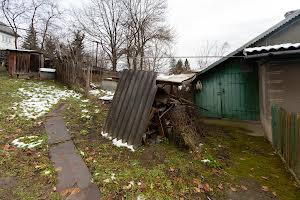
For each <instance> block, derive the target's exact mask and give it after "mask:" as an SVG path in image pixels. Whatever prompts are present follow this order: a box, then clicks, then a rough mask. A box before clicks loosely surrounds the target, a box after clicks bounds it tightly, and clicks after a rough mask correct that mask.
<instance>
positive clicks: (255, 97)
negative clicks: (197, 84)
mask: <svg viewBox="0 0 300 200" xmlns="http://www.w3.org/2000/svg"><path fill="white" fill-rule="evenodd" d="M201 82H202V85H203V89H202V91H201V92H198V93H197V94H196V97H195V100H196V104H197V105H198V106H199V107H200V108H201V111H202V113H203V115H205V116H208V117H220V118H229V119H240V120H255V121H258V120H259V92H258V91H259V90H258V84H259V83H258V70H257V67H247V68H246V67H243V68H241V66H240V64H239V63H238V62H237V63H233V64H229V65H226V66H225V67H218V68H216V69H215V70H212V71H209V72H207V73H206V74H203V75H202V79H201Z"/></svg>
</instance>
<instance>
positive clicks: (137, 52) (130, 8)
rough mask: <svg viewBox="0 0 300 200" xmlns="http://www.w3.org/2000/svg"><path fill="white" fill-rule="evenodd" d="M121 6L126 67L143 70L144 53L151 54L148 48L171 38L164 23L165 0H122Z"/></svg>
mask: <svg viewBox="0 0 300 200" xmlns="http://www.w3.org/2000/svg"><path fill="white" fill-rule="evenodd" d="M123 6H124V10H125V12H126V17H125V18H124V19H125V23H124V26H125V29H126V32H125V33H126V50H125V52H126V54H127V61H128V67H129V68H132V69H140V70H143V69H144V64H145V63H144V62H145V59H144V57H145V56H146V53H147V52H150V53H152V54H153V50H152V51H150V50H149V49H155V48H157V44H158V42H160V43H161V44H167V43H170V42H172V40H173V34H172V31H171V29H170V28H169V27H168V25H167V23H166V16H165V14H166V10H167V3H166V1H165V0H123ZM130 60H132V62H129V61H130ZM131 65H132V66H131ZM153 68H154V67H153Z"/></svg>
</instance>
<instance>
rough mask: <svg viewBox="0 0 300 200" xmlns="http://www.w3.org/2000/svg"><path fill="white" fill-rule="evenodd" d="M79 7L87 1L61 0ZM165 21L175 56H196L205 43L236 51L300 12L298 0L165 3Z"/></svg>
mask: <svg viewBox="0 0 300 200" xmlns="http://www.w3.org/2000/svg"><path fill="white" fill-rule="evenodd" d="M61 1H62V3H63V5H64V6H67V7H69V6H79V5H80V4H81V3H83V2H86V1H88V0H61ZM168 6H169V8H168V20H169V22H170V24H171V26H172V27H173V28H174V30H175V32H176V36H177V37H176V45H175V48H174V53H175V55H177V56H197V55H199V54H200V49H201V46H203V45H205V43H206V41H212V42H214V41H218V42H219V43H224V42H228V43H229V45H230V47H231V50H234V49H236V48H238V47H239V46H241V45H243V44H244V43H246V42H248V40H250V39H252V38H254V37H255V36H257V35H258V34H260V33H262V32H263V31H265V30H266V29H268V28H269V27H271V26H273V25H274V24H276V23H277V22H279V21H280V20H282V19H283V18H284V14H285V13H286V12H287V11H290V10H295V9H300V0H285V1H283V0H251V1H243V0H227V1H221V0H168Z"/></svg>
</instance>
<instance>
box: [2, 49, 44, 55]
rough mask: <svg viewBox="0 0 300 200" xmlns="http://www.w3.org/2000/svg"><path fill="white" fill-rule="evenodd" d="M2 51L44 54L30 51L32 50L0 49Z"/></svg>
mask: <svg viewBox="0 0 300 200" xmlns="http://www.w3.org/2000/svg"><path fill="white" fill-rule="evenodd" d="M0 51H15V52H21V53H38V54H43V53H42V52H40V51H38V50H30V49H0Z"/></svg>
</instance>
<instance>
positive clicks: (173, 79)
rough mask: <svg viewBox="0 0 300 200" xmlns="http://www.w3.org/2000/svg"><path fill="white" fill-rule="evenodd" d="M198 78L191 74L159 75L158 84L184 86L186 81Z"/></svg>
mask: <svg viewBox="0 0 300 200" xmlns="http://www.w3.org/2000/svg"><path fill="white" fill-rule="evenodd" d="M195 77H196V74H195V73H189V74H173V75H164V74H159V75H158V76H157V79H156V80H157V81H158V82H167V83H175V84H182V83H184V82H186V81H193V80H194V79H195Z"/></svg>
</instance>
